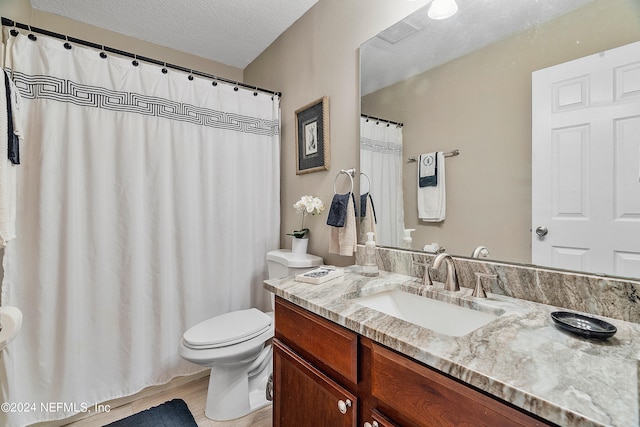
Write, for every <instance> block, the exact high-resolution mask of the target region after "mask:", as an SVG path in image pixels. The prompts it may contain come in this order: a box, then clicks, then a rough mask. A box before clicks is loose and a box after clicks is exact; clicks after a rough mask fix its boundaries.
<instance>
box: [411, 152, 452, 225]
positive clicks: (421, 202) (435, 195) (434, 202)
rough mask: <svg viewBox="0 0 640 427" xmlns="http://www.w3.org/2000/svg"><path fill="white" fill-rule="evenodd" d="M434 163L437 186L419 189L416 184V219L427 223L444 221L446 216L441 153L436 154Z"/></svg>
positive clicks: (443, 169)
mask: <svg viewBox="0 0 640 427" xmlns="http://www.w3.org/2000/svg"><path fill="white" fill-rule="evenodd" d="M436 161H437V162H438V168H437V179H438V184H437V185H436V186H435V187H420V183H419V182H418V218H419V219H421V220H423V221H427V222H440V221H444V219H445V214H446V205H447V203H446V202H447V197H446V191H445V180H444V177H445V167H444V166H445V164H444V154H443V153H442V152H441V151H439V152H438V153H437V158H436ZM419 179H420V178H419V177H418V181H419Z"/></svg>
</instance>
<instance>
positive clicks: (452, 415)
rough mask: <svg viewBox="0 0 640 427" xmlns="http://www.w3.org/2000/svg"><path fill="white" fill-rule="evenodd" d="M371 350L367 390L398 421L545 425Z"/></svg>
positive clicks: (418, 426)
mask: <svg viewBox="0 0 640 427" xmlns="http://www.w3.org/2000/svg"><path fill="white" fill-rule="evenodd" d="M371 349H372V361H371V395H372V396H373V398H374V399H375V400H376V402H377V403H376V408H377V409H378V410H379V411H380V412H381V413H383V414H385V415H386V416H387V417H388V418H389V419H391V420H393V422H394V423H396V424H397V425H398V426H415V427H445V426H474V427H480V426H487V427H496V426H509V427H512V426H513V427H515V426H523V427H524V426H527V427H532V426H547V425H549V424H547V423H545V422H543V421H540V420H538V419H536V418H534V417H532V416H530V415H528V414H525V413H523V412H521V411H520V410H518V409H515V408H513V407H511V406H509V405H507V404H506V403H503V402H500V401H498V400H497V399H495V398H492V397H489V396H488V395H486V394H484V393H481V392H479V391H477V390H475V389H473V388H471V387H469V386H467V385H465V384H462V383H461V382H459V381H457V380H454V379H452V378H450V377H448V376H446V375H444V374H442V373H439V372H437V371H436V370H434V369H432V368H429V367H426V366H424V365H421V364H419V363H417V362H415V361H413V360H411V359H409V358H407V357H405V356H402V355H400V354H398V353H396V352H394V351H392V350H389V349H387V348H385V347H382V346H380V345H378V344H376V343H372V344H371Z"/></svg>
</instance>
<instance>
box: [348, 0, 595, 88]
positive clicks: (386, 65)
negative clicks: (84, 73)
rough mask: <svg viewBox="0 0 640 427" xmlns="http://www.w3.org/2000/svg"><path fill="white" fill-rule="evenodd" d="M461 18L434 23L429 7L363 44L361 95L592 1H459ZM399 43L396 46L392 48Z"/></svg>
mask: <svg viewBox="0 0 640 427" xmlns="http://www.w3.org/2000/svg"><path fill="white" fill-rule="evenodd" d="M456 1H457V3H458V6H459V11H458V13H457V14H455V15H454V16H452V17H451V18H448V19H444V20H439V21H434V20H433V19H430V18H429V17H428V16H427V11H428V10H429V5H427V6H425V7H423V8H422V9H419V10H418V11H416V12H414V13H413V14H411V15H409V16H408V17H407V18H405V19H403V20H402V21H400V22H399V23H397V24H396V25H393V26H391V27H390V28H388V29H387V30H385V31H383V32H381V33H380V34H379V35H378V36H376V37H374V38H372V39H371V40H369V41H367V42H366V43H364V44H363V45H362V48H361V49H360V54H361V61H362V64H363V67H362V76H361V94H362V95H366V94H369V93H371V92H374V91H376V90H378V89H381V88H383V87H387V86H389V85H391V84H394V83H396V82H399V81H402V80H405V79H407V78H409V77H412V76H415V75H417V74H420V73H422V72H424V71H426V70H428V69H431V68H433V67H436V66H438V65H442V64H444V63H446V62H449V61H451V60H453V59H455V58H459V57H461V56H463V55H465V54H467V53H470V52H473V51H474V50H477V49H480V48H482V47H485V46H488V45H490V44H492V43H494V42H496V41H498V40H501V39H505V38H507V37H509V36H511V35H513V34H515V33H518V32H521V31H524V30H526V29H528V28H531V27H535V26H538V25H541V24H542V23H544V22H547V21H549V20H551V19H553V18H556V17H558V16H560V15H563V14H565V13H569V12H571V11H573V10H575V9H577V8H579V7H581V6H584V5H585V4H587V3H590V2H592V1H594V0H483V1H478V0H456ZM393 42H395V44H393Z"/></svg>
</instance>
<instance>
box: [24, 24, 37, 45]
mask: <svg viewBox="0 0 640 427" xmlns="http://www.w3.org/2000/svg"><path fill="white" fill-rule="evenodd" d="M27 27H29V36H28V37H29V40H31V41H36V40H38V38H37V37H36V35H35V34H33V31H31V25H27Z"/></svg>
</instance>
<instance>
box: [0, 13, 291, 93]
mask: <svg viewBox="0 0 640 427" xmlns="http://www.w3.org/2000/svg"><path fill="white" fill-rule="evenodd" d="M2 25H3V26H5V27H15V28H21V29H23V30H27V31H30V32H32V33H38V34H44V35H45V36H49V37H55V38H57V39H61V40H64V41H65V42H72V43H76V44H79V45H83V46H88V47H91V48H94V49H97V50H103V51H105V52H110V53H115V54H116V55H121V56H126V57H128V58H133V59H134V61H136V60H138V61H144V62H148V63H151V64H155V65H162V66H163V67H165V68H171V69H174V70H178V71H183V72H186V73H190V74H192V75H196V76H200V77H205V78H209V79H213V84H214V86H215V85H216V84H217V83H216V82H224V83H229V84H232V85H235V86H240V87H242V88H245V89H251V90H253V91H254V95H257V92H264V93H268V94H270V95H277V96H279V97H282V92H276V91H273V90H269V89H263V88H260V87H257V86H251V85H248V84H245V83H241V82H237V81H234V80H229V79H225V78H224V77H218V76H215V75H213V74H208V73H204V72H202V71H197V70H193V69H191V68H186V67H181V66H180V65H174V64H169V63H168V62H164V61H158V60H157V59H152V58H147V57H145V56H140V55H136V54H134V53H131V52H125V51H123V50H119V49H114V48H112V47H108V46H104V45H101V44H97V43H93V42H89V41H86V40H82V39H77V38H75V37H69V36H65V35H64V34H59V33H54V32H53V31H49V30H45V29H42V28H38V27H32V26H31V25H26V24H22V23H20V22H16V21H13V20H11V19H9V18H5V17H4V16H3V17H2ZM29 37H30V38H31V35H29ZM34 37H35V36H34ZM70 46H71V45H69V47H68V49H70V48H71V47H70ZM65 47H67V45H66V44H65ZM136 65H137V64H136ZM190 79H191V77H190Z"/></svg>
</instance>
